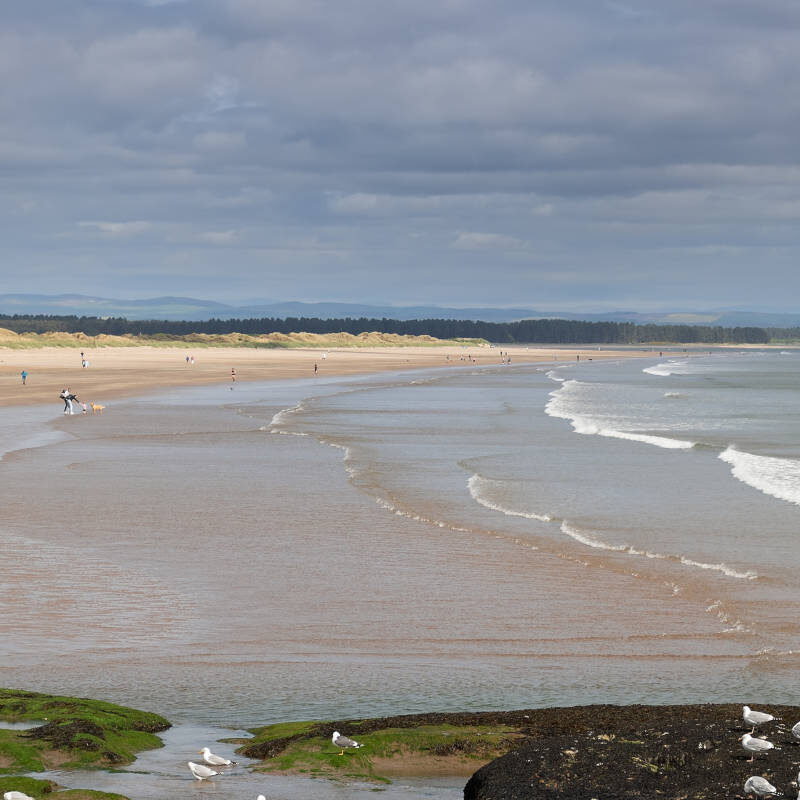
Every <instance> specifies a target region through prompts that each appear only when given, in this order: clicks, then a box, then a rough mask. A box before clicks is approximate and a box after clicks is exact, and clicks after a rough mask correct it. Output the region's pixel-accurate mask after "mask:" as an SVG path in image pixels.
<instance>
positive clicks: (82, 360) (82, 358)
mask: <svg viewBox="0 0 800 800" xmlns="http://www.w3.org/2000/svg"><path fill="white" fill-rule="evenodd" d="M81 361H83V350H81Z"/></svg>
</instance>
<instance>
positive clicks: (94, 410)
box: [89, 403, 105, 415]
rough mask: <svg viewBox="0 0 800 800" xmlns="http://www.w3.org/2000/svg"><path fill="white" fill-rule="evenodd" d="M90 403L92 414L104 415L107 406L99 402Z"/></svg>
mask: <svg viewBox="0 0 800 800" xmlns="http://www.w3.org/2000/svg"><path fill="white" fill-rule="evenodd" d="M89 405H90V406H91V407H92V414H101V415H102V413H103V409H104V408H105V406H101V405H100V404H99V403H89Z"/></svg>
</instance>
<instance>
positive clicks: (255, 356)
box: [0, 345, 666, 406]
mask: <svg viewBox="0 0 800 800" xmlns="http://www.w3.org/2000/svg"><path fill="white" fill-rule="evenodd" d="M83 352H84V353H85V358H86V360H87V361H88V363H89V366H88V367H82V366H81V354H80V351H79V349H78V348H77V347H76V348H63V347H45V348H37V349H35V350H20V349H12V348H2V347H0V404H2V405H3V406H27V405H34V404H47V403H53V404H54V405H56V404H58V403H59V402H61V401H60V400H59V398H58V394H59V392H60V391H61V390H62V389H63V388H65V387H69V388H70V389H71V390H72V391H73V392H74V393H75V394H76V395H77V396H78V398H79V399H80V400H81V401H83V402H86V403H89V402H95V403H100V404H105V403H106V402H107V401H109V400H118V399H121V398H127V397H135V396H141V395H146V394H152V393H153V392H154V391H159V390H161V389H172V388H176V387H184V386H207V385H213V384H221V385H224V384H232V383H233V382H234V381H233V380H232V370H235V374H236V382H242V383H245V382H254V381H268V380H286V379H304V378H305V379H307V380H309V381H313V380H314V378H315V376H316V377H320V378H323V377H325V378H328V377H347V376H352V375H370V374H378V373H381V372H399V371H405V370H414V369H430V368H458V367H461V368H465V367H488V366H498V367H500V366H504V365H503V364H502V363H501V361H500V358H501V356H500V353H501V352H503V353H508V354H509V355H510V358H511V363H510V366H514V365H518V364H531V363H543V364H546V363H557V362H564V363H576V361H578V356H579V357H580V361H581V362H583V361H593V360H603V361H606V360H609V359H621V358H626V359H627V358H648V357H649V358H654V357H657V356H656V355H655V353H656V352H658V351H654V350H645V349H642V350H616V349H602V350H600V349H597V347H580V348H558V347H522V346H511V345H509V346H508V348H507V349H506V348H505V346H500V345H498V346H495V347H491V348H489V347H472V346H463V347H462V346H448V345H444V346H442V347H435V348H433V347H381V348H358V349H355V348H333V349H329V350H328V349H326V350H322V349H318V348H307V349H306V348H302V349H301V348H292V349H287V350H257V349H252V348H235V347H230V348H224V347H222V348H213V349H211V348H198V349H193V348H191V347H187V346H183V347H169V348H163V347H151V346H148V345H143V346H138V347H130V348H118V347H114V348H111V347H109V348H92V349H89V348H87V349H85V350H84V351H83ZM665 355H666V353H665ZM187 357H189V358H190V359H191V358H192V357H194V363H191V361H190V362H187V360H186V359H187ZM315 364H316V366H317V371H316V372H315V369H314V367H315ZM22 370H25V371H26V372H27V380H26V384H25V385H24V386H23V385H22V380H21V372H22Z"/></svg>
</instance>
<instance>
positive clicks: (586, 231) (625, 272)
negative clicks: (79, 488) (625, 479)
mask: <svg viewBox="0 0 800 800" xmlns="http://www.w3.org/2000/svg"><path fill="white" fill-rule="evenodd" d="M799 66H800V5H798V4H797V3H796V2H790V1H789V0H759V2H750V0H671V1H670V2H668V3H667V2H663V0H661V1H660V2H655V0H652V1H651V0H644V1H642V2H617V1H616V0H614V1H613V2H612V0H607V1H604V0H552V2H551V1H550V0H491V2H490V1H489V0H438V2H437V1H435V2H431V0H403V2H397V3H389V2H380V0H337V1H336V2H330V0H72V2H69V3H65V2H64V0H25V1H24V2H23V1H22V0H7V2H5V3H4V4H3V16H2V27H0V74H2V81H3V92H2V93H0V168H1V169H2V172H1V173H0V174H1V175H2V182H1V183H0V209H2V214H0V226H2V228H1V229H0V234H1V235H2V241H3V261H2V264H3V268H2V276H3V279H4V280H3V286H2V291H6V292H46V293H56V292H79V293H83V294H97V295H105V296H116V297H149V296H155V295H163V294H182V295H190V296H195V297H202V298H208V299H216V300H221V301H224V302H232V303H243V302H249V301H251V300H254V299H271V300H341V301H363V302H380V303H395V304H407V303H418V302H425V303H441V304H450V305H515V306H520V305H528V306H531V307H539V308H559V309H564V310H568V309H577V308H580V309H586V310H590V309H592V310H603V309H618V308H632V309H641V310H645V309H654V308H684V309H688V308H719V307H731V308H732V307H738V308H749V309H764V310H790V309H796V307H797V304H796V301H795V294H796V292H797V289H798V282H799V281H798V268H797V264H798V260H799V259H798V255H800V224H798V223H800V93H798V92H797V88H796V87H797V78H798V75H799V74H800V69H798V67H799Z"/></svg>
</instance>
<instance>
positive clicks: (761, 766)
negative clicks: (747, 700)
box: [464, 704, 800, 800]
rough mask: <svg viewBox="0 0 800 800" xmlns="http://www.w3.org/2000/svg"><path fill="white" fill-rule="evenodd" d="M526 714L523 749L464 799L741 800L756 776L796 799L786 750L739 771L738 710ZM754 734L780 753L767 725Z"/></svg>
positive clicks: (793, 712) (779, 737)
mask: <svg viewBox="0 0 800 800" xmlns="http://www.w3.org/2000/svg"><path fill="white" fill-rule="evenodd" d="M758 709H759V710H762V709H763V710H765V711H768V712H769V713H771V714H774V715H776V716H779V717H783V719H784V720H786V721H794V720H797V719H800V707H797V706H765V705H759V706H758ZM513 713H515V714H519V713H522V712H513ZM524 713H525V714H530V725H529V726H528V730H527V731H525V740H524V742H523V744H522V745H521V746H520V747H518V748H517V749H515V750H514V751H512V752H510V753H508V754H507V755H504V756H501V757H500V758H497V759H495V760H494V761H492V762H490V763H489V764H487V765H485V766H484V767H482V768H481V769H479V770H478V771H477V772H476V773H475V774H474V775H473V776H472V778H470V780H469V782H468V783H467V785H466V786H465V788H464V798H465V800H592V798H597V799H598V800H632V799H633V798H648V800H651V799H652V798H659V799H660V800H662V799H663V800H712V799H716V798H721V797H743V787H744V782H745V780H746V779H747V778H748V777H750V776H751V775H763V777H765V778H766V779H767V780H768V781H769V782H770V783H772V784H773V785H775V786H776V787H777V788H778V789H779V791H781V792H783V794H784V795H790V796H795V795H796V794H797V786H796V783H795V779H796V777H797V765H796V764H794V763H792V760H791V757H790V756H791V755H793V753H787V749H784V750H783V751H770V752H769V753H767V754H765V755H761V756H757V757H756V760H755V763H753V764H750V763H748V762H747V759H748V755H747V754H746V753H745V751H744V750H743V749H742V746H741V744H740V742H739V737H740V736H741V735H742V734H743V733H745V732H746V731H749V730H750V729H749V727H746V726H745V725H744V723H743V721H742V706H741V705H732V704H726V705H691V706H643V705H636V706H578V707H573V708H548V709H539V710H537V711H526V712H524ZM498 721H501V720H498ZM761 733H762V734H766V735H767V738H768V739H769V740H770V741H772V742H774V743H775V744H776V745H777V746H779V747H780V746H783V745H785V744H788V743H789V742H790V741H791V739H792V736H791V733H788V732H787V731H785V730H783V731H781V730H780V729H779V728H778V726H777V725H776V724H775V723H770V724H768V725H765V726H763V730H762V731H761Z"/></svg>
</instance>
